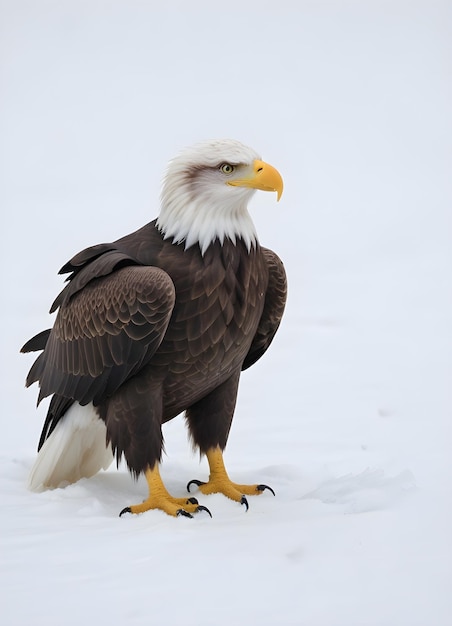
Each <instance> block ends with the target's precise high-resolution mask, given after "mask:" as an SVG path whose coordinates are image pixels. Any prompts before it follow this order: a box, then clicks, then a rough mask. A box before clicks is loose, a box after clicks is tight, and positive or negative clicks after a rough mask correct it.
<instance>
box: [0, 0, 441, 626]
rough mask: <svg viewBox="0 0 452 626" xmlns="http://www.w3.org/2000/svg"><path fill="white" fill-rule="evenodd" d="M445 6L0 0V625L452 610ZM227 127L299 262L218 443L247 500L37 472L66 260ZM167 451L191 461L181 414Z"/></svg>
mask: <svg viewBox="0 0 452 626" xmlns="http://www.w3.org/2000/svg"><path fill="white" fill-rule="evenodd" d="M451 23H452V5H451V3H450V2H445V1H444V2H440V1H437V0H426V1H424V2H421V1H419V2H417V1H413V2H408V1H406V2H403V1H400V0H392V1H388V2H385V1H380V2H376V1H368V2H366V1H364V0H363V1H362V2H358V1H356V0H349V1H345V0H344V1H340V0H338V1H337V2H333V1H330V2H327V1H323V0H320V1H314V0H312V1H304V0H302V1H299V2H285V1H284V0H283V1H279V2H267V1H265V0H262V1H260V2H254V1H250V2H245V1H242V2H238V1H236V0H227V1H223V2H215V3H213V2H197V1H193V2H189V3H188V2H167V3H165V2H161V1H159V2H151V1H148V2H146V1H145V0H142V1H138V0H128V1H126V0H123V1H118V0H116V1H115V0H110V1H108V2H107V1H102V0H90V1H84V0H79V1H75V0H67V1H65V0H60V1H56V0H55V1H53V2H52V1H50V0H35V1H32V0H29V1H26V0H10V1H6V0H2V1H1V2H0V52H1V60H0V71H1V75H0V77H1V104H0V106H1V109H0V112H1V118H0V124H1V127H0V137H1V140H0V183H1V196H0V202H1V209H2V210H1V236H2V237H1V286H2V288H1V292H2V296H1V297H2V300H1V315H2V324H1V326H2V330H1V333H2V337H1V342H2V343H1V345H2V370H1V389H0V392H1V399H2V411H1V430H0V432H1V438H0V439H1V440H0V455H1V467H2V471H1V472H0V490H1V498H2V515H1V517H0V528H1V532H0V541H1V544H2V545H1V566H0V568H1V569H0V597H1V598H0V604H1V607H2V608H1V614H2V623H4V624H5V626H6V625H7V626H19V625H25V624H27V625H28V624H33V625H38V626H39V625H41V624H42V625H44V624H45V625H46V626H53V625H55V626H56V625H58V626H72V625H77V626H78V625H79V624H80V623H85V624H94V623H102V624H103V623H105V624H107V623H108V624H111V625H116V624H118V625H119V624H124V623H126V624H130V625H135V624H137V625H141V624H156V625H160V624H162V625H163V624H170V625H172V624H184V625H185V626H189V625H193V626H203V625H206V626H207V625H212V624H215V625H220V626H222V625H223V624H224V625H228V626H229V625H230V624H234V625H242V624H243V625H247V626H251V625H254V624H259V625H264V626H266V625H269V626H273V625H274V624H281V625H283V626H286V625H287V626H289V625H290V626H292V625H296V626H426V625H427V624H428V625H430V624H431V625H432V626H433V625H434V626H446V625H448V624H450V623H451V619H452V617H451V616H452V606H451V604H452V601H451V594H450V582H451V579H452V545H451V543H452V539H451V532H450V529H451V522H452V519H451V518H452V515H451V478H452V471H451V469H452V468H451V441H452V428H451V408H452V397H451V396H452V392H451V375H452V331H451V314H452V285H451V278H450V277H451V270H452V254H451V243H452V229H451V227H452V224H451V222H452V217H451V209H452V206H451V205H452V203H451V200H452V183H451V180H452V177H451V172H452V116H451V111H452V79H451V59H452V43H451V42H452V26H451ZM222 137H232V138H235V139H238V140H240V141H242V142H244V143H246V144H249V145H251V146H252V147H253V148H255V149H256V150H257V151H258V152H260V153H261V154H262V157H263V158H264V159H265V160H267V161H269V162H270V163H272V164H273V165H274V166H276V167H277V168H278V169H279V170H280V172H281V173H282V175H283V177H284V180H285V192H284V195H283V197H282V199H281V202H280V203H279V204H276V202H275V197H274V194H264V193H258V194H256V196H255V199H254V200H253V203H252V206H251V213H252V215H253V217H254V219H255V222H256V225H257V228H258V232H259V235H260V239H261V242H262V243H263V244H264V245H266V246H268V247H271V248H273V249H274V250H276V251H277V252H278V253H279V254H280V256H281V257H282V258H283V260H284V262H285V265H286V268H287V272H288V276H289V283H290V297H289V301H288V306H287V312H286V315H285V318H284V321H283V324H282V326H281V329H280V332H279V334H278V336H277V338H276V340H275V342H274V344H273V346H272V348H271V350H270V351H269V352H268V353H267V354H266V355H265V357H264V358H263V359H262V361H261V362H259V363H258V364H257V365H256V366H255V367H253V368H252V370H251V371H249V372H246V373H245V374H244V375H243V377H242V382H241V388H240V394H239V401H238V407H237V411H236V416H235V420H234V423H233V428H232V431H231V436H230V441H229V445H228V448H227V450H226V463H227V467H228V469H229V473H230V474H231V477H232V478H233V479H236V480H237V481H249V482H255V481H258V482H266V483H268V484H270V485H271V486H272V487H273V488H274V489H275V491H276V494H277V495H276V498H273V497H272V496H271V495H270V494H268V493H265V494H263V495H262V496H261V497H259V498H255V499H252V500H251V502H250V510H249V512H248V513H245V512H244V510H243V508H241V507H240V506H239V505H237V504H235V503H233V502H230V501H228V500H226V499H225V498H224V497H222V496H220V495H215V496H208V497H204V498H201V499H200V500H201V502H202V503H203V504H205V505H207V506H208V507H209V508H210V509H211V511H212V513H213V515H214V517H213V519H210V518H209V517H208V516H206V515H203V514H200V515H198V516H197V517H196V518H195V519H193V520H187V519H179V518H178V519H172V518H169V517H168V516H166V515H165V514H164V513H161V512H150V513H147V514H145V515H142V516H137V517H132V516H126V517H123V518H121V519H119V518H118V517H117V515H118V512H119V511H120V510H121V509H122V508H123V507H124V506H127V505H129V504H132V503H135V502H139V501H140V500H141V499H143V498H144V496H145V494H146V485H145V483H144V481H142V480H140V481H139V482H138V483H134V482H133V480H132V479H131V478H130V477H129V475H128V474H127V472H126V471H125V469H124V468H123V467H121V468H120V470H119V472H118V471H116V469H114V468H112V469H111V470H109V471H108V472H106V473H102V474H99V475H97V476H96V477H95V478H93V479H91V480H89V481H81V482H80V483H78V484H76V485H73V486H70V487H68V488H66V489H59V490H56V491H53V492H47V493H44V494H32V493H30V492H28V491H27V490H26V487H25V484H26V478H27V474H28V471H29V469H30V467H31V465H32V463H33V460H34V458H35V448H36V443H37V440H38V437H39V432H40V429H41V425H42V421H43V419H44V416H45V410H46V406H47V405H46V403H45V402H43V403H42V406H40V408H39V410H38V412H36V411H35V401H36V395H37V389H36V388H32V389H31V390H28V391H25V390H24V379H25V376H26V373H27V371H28V368H29V367H30V365H31V363H32V361H33V355H27V356H23V355H19V354H18V351H19V348H20V347H21V345H22V344H23V343H24V342H25V341H26V340H27V339H28V338H29V337H30V336H32V335H33V334H35V333H37V332H38V331H40V330H42V329H44V328H47V327H49V325H50V324H51V323H52V318H51V317H50V316H49V315H48V313H47V311H48V309H49V306H50V304H51V302H52V301H53V299H54V297H55V295H56V294H57V293H58V292H59V290H60V289H61V286H62V278H61V277H59V276H57V271H58V269H59V268H60V267H61V266H62V265H63V264H64V263H65V262H66V261H67V260H68V259H69V258H70V257H71V256H72V255H73V254H74V253H76V252H77V251H79V250H81V249H82V248H84V247H86V246H88V245H92V244H95V243H98V242H102V241H111V240H113V239H116V238H117V237H119V236H122V235H124V234H126V233H127V232H131V231H133V230H135V229H136V228H138V227H139V226H141V225H143V224H144V223H146V222H148V221H150V220H151V219H153V218H154V217H156V215H157V213H158V207H159V191H160V183H161V178H162V174H163V171H164V169H165V166H166V163H167V161H168V160H169V159H170V158H171V157H172V156H174V154H175V153H177V152H178V151H179V150H180V149H181V148H183V147H185V146H186V145H189V144H191V143H194V142H197V141H200V140H203V139H211V138H222ZM165 439H166V451H167V456H166V457H165V461H164V464H163V468H162V473H163V476H164V478H165V481H166V484H167V486H168V488H169V489H170V490H171V491H172V492H173V493H174V494H175V495H182V494H183V492H184V489H185V484H186V482H187V481H188V480H190V479H191V478H205V477H206V475H207V467H206V464H205V461H202V462H201V464H200V463H199V459H198V458H197V456H196V455H193V454H192V453H191V450H190V448H189V444H188V442H187V438H186V433H185V429H184V424H183V420H182V419H181V418H178V419H176V420H173V421H172V422H171V423H170V424H168V425H167V426H166V428H165Z"/></svg>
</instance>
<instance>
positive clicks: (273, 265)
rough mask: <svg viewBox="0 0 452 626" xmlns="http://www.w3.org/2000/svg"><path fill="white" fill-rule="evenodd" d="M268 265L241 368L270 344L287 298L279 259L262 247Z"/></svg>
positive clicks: (254, 360) (285, 280)
mask: <svg viewBox="0 0 452 626" xmlns="http://www.w3.org/2000/svg"><path fill="white" fill-rule="evenodd" d="M262 253H263V255H264V258H265V261H266V263H267V266H268V274H269V277H268V286H267V291H266V294H265V304H264V309H263V311H262V315H261V319H260V321H259V326H258V328H257V331H256V334H255V336H254V339H253V341H252V343H251V347H250V349H249V351H248V354H247V355H246V357H245V360H244V362H243V365H242V370H246V369H247V368H248V367H250V366H251V365H253V364H254V363H255V362H256V361H258V360H259V359H260V358H261V356H262V355H263V354H264V353H265V351H266V350H267V349H268V347H269V346H270V344H271V342H272V341H273V338H274V336H275V334H276V331H277V330H278V327H279V324H280V322H281V319H282V316H283V313H284V308H285V305H286V299H287V277H286V272H285V269H284V265H283V263H282V261H281V259H280V258H279V257H278V255H277V254H275V253H274V252H273V251H272V250H268V249H267V248H262Z"/></svg>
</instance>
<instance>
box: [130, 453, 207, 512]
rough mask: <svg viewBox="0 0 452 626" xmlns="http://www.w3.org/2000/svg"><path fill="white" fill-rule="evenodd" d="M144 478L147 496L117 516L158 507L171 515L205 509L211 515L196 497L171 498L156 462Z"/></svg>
mask: <svg viewBox="0 0 452 626" xmlns="http://www.w3.org/2000/svg"><path fill="white" fill-rule="evenodd" d="M146 480H147V483H148V486H149V496H148V498H147V499H146V500H145V501H144V502H142V503H141V504H133V505H132V506H126V507H125V508H124V509H123V510H122V511H121V513H120V514H119V517H121V515H123V514H124V513H134V514H136V513H144V512H145V511H150V510H152V509H159V510H160V511H164V512H165V513H167V514H168V515H172V516H173V517H178V516H179V515H183V516H184V517H193V515H192V513H198V512H199V511H207V513H208V514H209V515H210V517H212V514H211V513H210V511H209V509H208V508H207V507H205V506H202V505H201V504H198V501H197V499H196V498H173V497H172V496H171V495H170V494H169V493H168V491H167V490H166V488H165V485H164V484H163V482H162V479H161V477H160V472H159V468H158V465H157V464H156V465H155V466H154V469H152V470H150V469H148V470H147V471H146Z"/></svg>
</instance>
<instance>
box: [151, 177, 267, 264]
mask: <svg viewBox="0 0 452 626" xmlns="http://www.w3.org/2000/svg"><path fill="white" fill-rule="evenodd" d="M229 189H230V188H229ZM240 191H242V193H235V194H229V197H228V195H227V194H224V195H223V197H222V198H218V197H215V196H212V195H210V197H209V194H208V193H202V194H200V193H197V194H196V196H194V194H187V193H174V190H173V193H166V194H165V189H164V190H163V193H162V205H161V210H160V215H159V218H158V220H157V224H156V225H157V228H158V229H159V230H160V232H161V233H162V235H163V237H164V239H172V241H173V243H177V244H179V243H183V242H185V248H186V249H187V248H190V247H191V246H193V245H195V244H199V247H200V249H201V253H202V254H203V255H204V253H205V251H206V250H207V248H208V247H209V246H210V245H211V244H212V243H214V242H215V241H216V240H218V241H219V242H220V243H223V242H224V241H225V240H226V239H229V240H230V241H232V242H233V243H236V241H237V240H239V239H241V240H242V241H243V242H244V243H245V245H246V247H247V248H248V250H251V248H252V247H254V246H256V243H257V235H256V229H255V227H254V224H253V221H252V219H251V216H250V214H249V213H248V208H247V205H248V200H249V198H250V196H251V195H252V191H251V192H250V190H249V189H244V190H240ZM231 196H232V197H231Z"/></svg>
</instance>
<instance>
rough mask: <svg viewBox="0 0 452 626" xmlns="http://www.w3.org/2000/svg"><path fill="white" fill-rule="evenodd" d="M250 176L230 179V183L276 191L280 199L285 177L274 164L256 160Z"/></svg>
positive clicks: (236, 185)
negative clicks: (282, 176)
mask: <svg viewBox="0 0 452 626" xmlns="http://www.w3.org/2000/svg"><path fill="white" fill-rule="evenodd" d="M252 167H253V170H252V173H251V174H250V176H246V177H244V178H236V179H235V180H229V181H228V185H232V186H233V187H250V188H252V189H261V190H262V191H276V193H277V194H278V195H277V199H278V200H279V199H280V197H281V195H282V192H283V187H284V184H283V179H282V178H281V174H280V173H279V172H278V170H277V169H275V168H274V167H273V166H272V165H269V164H268V163H264V161H259V160H257V159H256V160H255V161H254V163H253V166H252Z"/></svg>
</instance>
